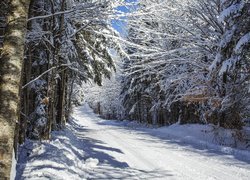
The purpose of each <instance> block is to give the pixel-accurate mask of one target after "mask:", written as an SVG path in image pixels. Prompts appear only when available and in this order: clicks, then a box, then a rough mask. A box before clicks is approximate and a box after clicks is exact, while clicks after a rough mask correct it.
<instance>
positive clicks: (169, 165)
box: [16, 105, 250, 180]
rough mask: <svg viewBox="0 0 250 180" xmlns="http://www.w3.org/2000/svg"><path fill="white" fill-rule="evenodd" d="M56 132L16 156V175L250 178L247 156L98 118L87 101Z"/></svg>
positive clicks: (119, 177) (231, 179) (69, 177)
mask: <svg viewBox="0 0 250 180" xmlns="http://www.w3.org/2000/svg"><path fill="white" fill-rule="evenodd" d="M72 132H73V133H72ZM55 137H56V139H53V140H52V141H51V142H50V143H42V144H40V145H34V144H33V150H32V152H31V153H29V155H28V157H27V159H26V160H19V161H20V162H19V164H18V168H17V170H18V173H17V177H16V179H17V180H19V179H70V180H75V179H76V180H78V179H79V180H80V179H170V180H171V179H183V180H188V179H197V180H206V179H211V180H212V179H220V180H233V179H235V180H240V179H245V180H249V179H250V162H249V159H246V158H245V159H244V157H243V158H238V157H237V156H234V154H230V152H229V153H223V152H221V151H219V150H216V149H212V148H208V147H200V146H199V145H197V144H196V145H195V144H190V143H185V142H182V141H180V140H178V139H176V138H173V137H171V136H164V137H163V136H160V135H159V134H157V133H156V130H154V129H150V128H149V129H146V128H132V127H128V126H122V125H121V123H115V122H112V121H106V120H102V119H100V118H98V117H97V116H96V115H94V114H93V112H92V110H91V109H90V108H89V107H88V106H86V105H85V106H82V107H79V108H77V109H76V110H75V113H74V121H73V122H72V123H70V124H69V125H68V128H67V130H65V131H64V132H63V133H60V132H58V133H57V134H55ZM23 149H25V148H23ZM23 151H24V150H23ZM23 153H24V152H23Z"/></svg>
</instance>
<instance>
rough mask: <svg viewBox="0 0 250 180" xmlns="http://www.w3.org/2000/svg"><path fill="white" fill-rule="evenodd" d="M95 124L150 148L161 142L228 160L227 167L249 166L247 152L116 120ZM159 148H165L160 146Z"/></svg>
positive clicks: (179, 149) (248, 154) (249, 159)
mask: <svg viewBox="0 0 250 180" xmlns="http://www.w3.org/2000/svg"><path fill="white" fill-rule="evenodd" d="M109 121H113V122H109ZM97 124H99V125H103V126H108V127H109V128H111V129H123V130H127V131H128V132H129V133H133V134H135V136H137V139H139V140H141V141H144V142H149V143H151V144H152V146H154V144H157V143H159V142H163V143H165V144H166V145H170V144H172V145H174V146H167V147H168V148H172V149H173V150H175V151H183V150H184V151H191V152H194V153H199V154H201V155H204V156H208V157H220V158H223V159H226V160H229V161H227V164H229V165H238V166H244V165H246V164H250V152H248V151H242V150H238V149H234V148H230V147H226V146H219V145H214V144H212V143H209V142H205V141H202V142H195V141H194V140H189V137H188V136H187V137H183V138H179V137H177V136H176V137H175V136H173V135H167V134H166V133H164V132H159V131H157V128H145V127H130V126H128V125H127V123H123V122H122V121H117V120H101V121H99V122H98V123H97ZM148 135H149V136H148ZM159 148H166V147H165V146H162V147H159ZM232 158H234V159H236V160H238V163H235V161H233V162H232V161H231V162H232V163H230V159H232Z"/></svg>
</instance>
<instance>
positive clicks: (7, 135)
mask: <svg viewBox="0 0 250 180" xmlns="http://www.w3.org/2000/svg"><path fill="white" fill-rule="evenodd" d="M249 17H250V2H249V0H184V1H183V0H175V1H173V0H137V1H124V0H114V1H111V0H54V1H52V0H30V1H22V0H4V1H1V2H0V43H1V50H0V52H1V56H0V58H1V66H0V74H1V78H0V100H1V105H0V113H1V114H0V125H1V128H2V127H3V129H4V130H3V132H1V133H0V160H1V161H0V168H1V170H0V177H8V176H9V175H8V174H9V173H10V166H11V161H10V159H11V157H12V151H13V146H15V147H17V146H16V145H17V144H18V143H20V144H21V143H23V142H24V141H25V139H26V138H30V139H36V140H44V139H50V136H51V131H53V130H60V129H62V128H64V126H65V124H66V122H67V121H69V120H70V114H71V112H72V108H73V106H77V105H79V104H80V103H81V101H82V100H86V101H88V102H89V104H90V105H91V107H92V108H93V109H95V111H96V112H97V113H99V114H101V115H102V117H104V118H108V119H111V118H112V119H128V120H136V121H139V122H145V123H149V124H154V125H160V126H163V125H170V124H173V123H176V122H179V123H181V124H183V123H202V124H208V123H212V124H214V125H217V126H220V127H224V128H230V129H238V130H240V129H241V128H242V127H243V126H244V121H245V120H246V119H249V118H250V114H249V112H250V18H249ZM118 23H119V24H120V25H121V27H120V29H119V28H118ZM121 29H124V30H123V31H122V34H119V31H121ZM112 74H115V75H112ZM105 78H111V80H110V81H109V80H106V79H105ZM103 79H105V80H103ZM89 82H91V83H94V84H97V85H98V86H101V87H98V86H92V85H89V84H88V85H87V84H86V83H89ZM100 97H101V98H100ZM14 136H15V137H14ZM5 144H7V145H5ZM14 144H15V145H14ZM2 169H3V170H2Z"/></svg>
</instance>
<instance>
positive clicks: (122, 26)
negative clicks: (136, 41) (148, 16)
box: [112, 0, 137, 36]
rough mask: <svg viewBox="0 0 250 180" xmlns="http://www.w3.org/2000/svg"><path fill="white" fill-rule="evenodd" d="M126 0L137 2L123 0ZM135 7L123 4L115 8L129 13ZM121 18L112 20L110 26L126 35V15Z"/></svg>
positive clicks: (131, 0) (135, 0)
mask: <svg viewBox="0 0 250 180" xmlns="http://www.w3.org/2000/svg"><path fill="white" fill-rule="evenodd" d="M125 1H126V2H137V0H125ZM134 8H135V7H131V8H129V7H125V6H120V7H118V8H117V10H118V11H121V12H125V13H129V12H131V11H132V10H133V9H134ZM123 19H124V21H123V20H112V26H113V27H114V28H115V29H116V30H117V31H118V32H119V33H121V35H122V36H126V34H127V29H126V26H127V24H126V22H125V20H126V17H125V18H123Z"/></svg>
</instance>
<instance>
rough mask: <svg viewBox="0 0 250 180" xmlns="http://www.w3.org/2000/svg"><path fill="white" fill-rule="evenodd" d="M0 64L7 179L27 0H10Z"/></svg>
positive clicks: (1, 160)
mask: <svg viewBox="0 0 250 180" xmlns="http://www.w3.org/2000/svg"><path fill="white" fill-rule="evenodd" d="M9 2H10V3H9V7H8V8H9V9H8V12H9V13H8V16H7V27H6V31H5V39H4V42H3V49H2V51H1V66H0V102H1V103H0V128H1V131H0V179H10V173H11V165H12V156H13V145H14V134H15V127H16V122H17V121H18V115H19V112H18V104H19V88H20V79H21V70H22V64H23V54H24V37H25V32H26V18H27V14H28V8H29V3H30V1H29V0H10V1H9Z"/></svg>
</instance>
